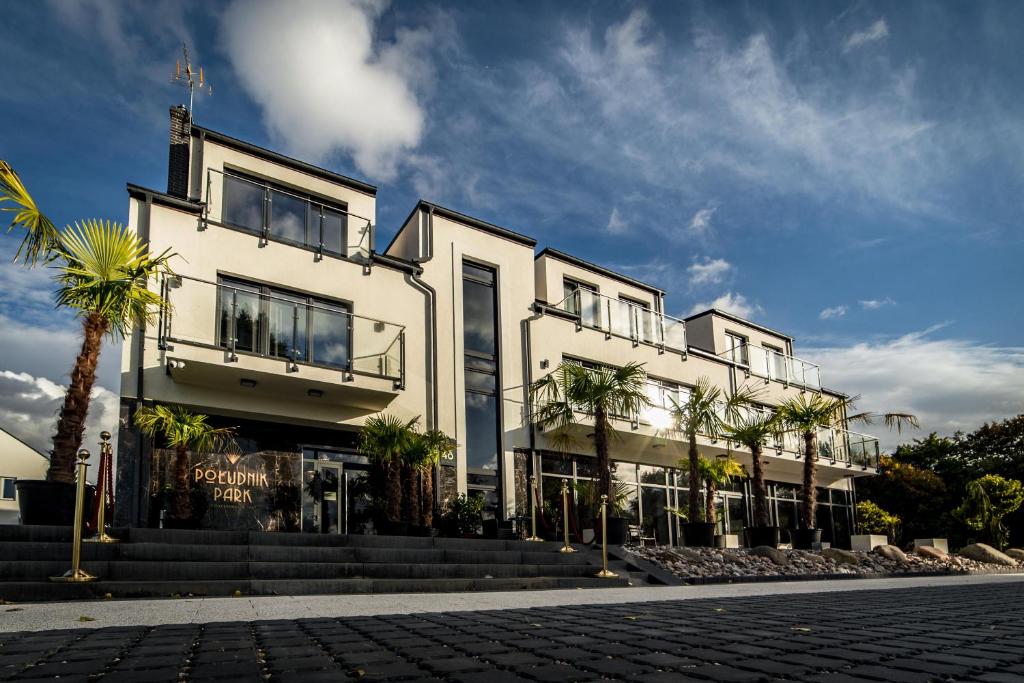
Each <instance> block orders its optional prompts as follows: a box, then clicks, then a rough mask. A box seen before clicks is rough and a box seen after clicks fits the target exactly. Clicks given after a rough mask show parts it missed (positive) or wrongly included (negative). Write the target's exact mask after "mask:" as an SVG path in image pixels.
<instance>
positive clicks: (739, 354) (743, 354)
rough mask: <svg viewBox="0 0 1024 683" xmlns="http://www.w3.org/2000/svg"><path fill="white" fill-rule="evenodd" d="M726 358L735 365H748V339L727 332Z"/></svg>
mask: <svg viewBox="0 0 1024 683" xmlns="http://www.w3.org/2000/svg"><path fill="white" fill-rule="evenodd" d="M725 353H726V357H727V358H728V359H729V360H731V361H732V362H734V363H740V364H741V365H747V364H748V359H747V338H746V337H741V336H740V335H738V334H732V333H731V332H726V334H725Z"/></svg>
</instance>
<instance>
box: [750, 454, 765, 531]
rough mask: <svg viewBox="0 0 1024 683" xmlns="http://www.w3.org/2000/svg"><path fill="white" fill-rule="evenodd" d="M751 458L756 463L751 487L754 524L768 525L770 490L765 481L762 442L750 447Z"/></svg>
mask: <svg viewBox="0 0 1024 683" xmlns="http://www.w3.org/2000/svg"><path fill="white" fill-rule="evenodd" d="M750 456H751V460H752V461H753V463H754V468H753V469H754V477H753V480H752V481H751V489H752V491H751V492H752V493H753V494H754V526H759V527H765V526H768V491H767V487H766V486H765V483H764V461H763V460H762V459H761V444H759V443H758V444H753V445H752V446H751V447H750Z"/></svg>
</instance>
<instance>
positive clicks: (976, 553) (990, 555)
mask: <svg viewBox="0 0 1024 683" xmlns="http://www.w3.org/2000/svg"><path fill="white" fill-rule="evenodd" d="M960 554H961V555H963V556H964V557H966V558H968V559H970V560H976V561H978V562H985V563H987V564H1001V565H1003V566H1005V567H1016V566H1017V560H1015V559H1013V558H1012V557H1010V556H1009V555H1007V554H1005V553H1001V552H999V551H998V550H996V549H995V548H993V547H992V546H990V545H986V544H985V543H972V544H971V545H969V546H967V547H965V548H961V549H960Z"/></svg>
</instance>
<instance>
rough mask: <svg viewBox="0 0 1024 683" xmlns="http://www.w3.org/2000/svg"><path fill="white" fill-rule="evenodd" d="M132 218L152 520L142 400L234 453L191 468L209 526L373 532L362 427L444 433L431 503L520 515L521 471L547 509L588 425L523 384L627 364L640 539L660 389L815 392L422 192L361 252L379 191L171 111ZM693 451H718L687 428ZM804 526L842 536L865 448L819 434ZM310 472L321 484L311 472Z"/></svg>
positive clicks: (716, 332)
mask: <svg viewBox="0 0 1024 683" xmlns="http://www.w3.org/2000/svg"><path fill="white" fill-rule="evenodd" d="M128 193H129V198H130V206H129V222H130V225H132V226H134V227H135V228H136V229H137V230H138V232H139V234H140V235H141V236H142V237H143V238H144V239H145V240H147V241H148V243H149V245H150V249H151V250H152V251H153V252H156V253H159V252H162V251H163V250H165V249H170V250H172V251H173V252H175V253H176V254H178V256H179V257H178V258H175V259H174V261H173V269H174V272H175V274H174V275H173V276H170V277H166V278H164V279H163V280H162V281H161V282H160V283H156V284H154V287H159V291H160V294H161V296H162V297H163V298H164V299H165V300H166V301H167V303H168V308H167V310H166V312H165V313H164V314H163V315H161V317H160V320H159V321H158V322H157V323H156V324H155V325H150V326H148V327H146V328H145V329H141V330H136V331H134V332H133V334H132V336H131V338H130V339H128V340H127V341H126V343H125V344H124V351H123V361H122V387H121V405H122V408H121V428H120V434H119V438H120V442H119V457H118V466H117V469H118V499H119V503H118V514H119V516H120V520H119V521H120V522H122V523H126V524H139V525H155V524H158V523H159V519H160V514H161V510H162V509H163V499H164V497H165V491H166V487H167V485H168V484H167V481H168V479H167V476H168V475H167V470H168V467H169V458H168V454H167V453H166V452H164V451H163V450H161V449H159V448H154V445H153V444H152V443H151V442H149V440H147V439H145V438H143V437H142V436H141V435H140V434H139V433H138V432H137V430H135V429H134V428H133V426H132V423H131V415H132V413H133V411H134V410H135V408H136V407H137V406H138V405H139V404H141V403H151V402H156V403H177V404H182V405H186V406H189V407H191V408H193V409H195V410H196V411H200V412H203V413H206V414H208V415H210V416H211V419H212V420H213V421H214V422H215V423H217V424H223V425H226V426H233V427H236V428H237V433H238V436H239V439H238V444H239V445H238V449H237V450H238V451H239V452H237V453H228V454H217V455H213V454H211V455H202V454H200V455H199V456H196V462H195V467H194V469H193V476H194V478H195V482H194V484H195V485H196V486H197V487H199V489H200V490H201V491H202V495H201V496H200V498H201V500H199V504H200V511H199V512H200V514H202V515H203V524H204V525H206V526H212V527H227V528H234V527H245V528H262V529H274V530H298V529H304V530H308V531H327V532H341V533H345V532H348V533H359V532H367V531H372V523H371V522H370V521H369V515H368V514H367V506H368V501H367V495H368V494H367V487H366V477H367V471H368V465H367V460H366V458H365V457H364V456H363V455H362V454H360V453H359V452H358V448H357V443H358V432H359V429H360V427H361V425H362V424H363V423H364V422H365V420H366V419H367V418H368V417H370V416H373V415H376V414H380V413H389V414H394V415H396V416H398V417H402V418H405V419H408V418H412V417H419V418H420V422H421V425H422V426H423V427H424V428H437V429H441V430H443V431H445V432H446V433H447V434H449V435H451V436H453V437H454V438H455V440H456V442H457V443H458V448H457V452H456V454H455V457H454V458H452V459H450V460H448V461H445V462H443V463H442V464H441V465H440V466H439V467H438V470H437V472H436V477H437V484H438V485H437V486H436V487H435V490H436V492H437V495H438V499H439V502H440V501H442V500H444V499H446V498H448V497H451V496H452V495H455V494H457V493H466V494H468V495H473V496H481V497H483V498H484V499H485V501H486V510H487V514H489V515H494V516H495V517H496V518H497V519H498V520H500V521H509V520H512V519H514V518H516V517H521V516H524V515H527V514H528V510H529V508H528V506H529V502H528V501H529V493H528V481H529V477H530V476H531V475H533V474H536V475H538V479H539V488H540V489H541V491H540V494H541V496H542V497H543V498H544V499H550V498H551V497H552V496H553V495H554V493H553V492H555V491H557V490H559V488H560V485H561V481H560V480H562V479H566V478H571V479H573V480H577V481H578V480H582V479H588V478H590V477H591V476H592V474H593V472H592V470H593V467H592V462H593V456H592V455H591V448H590V442H589V440H588V434H587V430H586V427H585V420H584V421H583V424H581V426H580V429H578V430H577V431H578V432H579V433H578V434H576V435H575V436H576V437H577V438H576V439H575V441H576V442H578V447H576V448H574V449H573V450H574V451H575V452H570V453H565V452H564V449H563V450H562V451H559V449H557V448H555V446H554V444H553V443H552V442H551V440H550V439H549V437H548V435H546V434H545V433H544V431H543V430H541V429H539V428H538V427H537V426H536V425H534V424H533V423H532V421H531V420H530V412H531V411H530V396H529V386H530V384H531V383H532V382H534V381H536V380H537V379H539V378H540V377H542V376H543V375H544V374H545V373H548V372H551V371H552V370H553V369H554V368H556V367H557V366H558V364H559V363H561V362H563V361H570V362H579V363H583V364H595V365H609V366H614V365H622V364H624V363H626V362H629V361H635V362H639V363H643V364H644V368H645V370H646V372H647V374H648V384H647V386H648V394H649V397H650V398H651V401H652V403H653V404H654V405H653V407H652V408H650V409H647V410H645V411H644V412H643V414H642V415H633V416H623V417H621V418H618V419H616V421H615V425H616V429H615V431H616V438H615V439H614V441H613V449H614V452H613V456H612V457H613V460H614V462H615V477H616V478H617V479H618V480H620V481H621V482H622V483H623V486H624V487H626V489H627V490H628V491H629V493H628V500H629V509H630V514H631V515H632V516H633V517H634V526H636V527H637V529H638V533H642V534H643V535H644V536H646V537H653V538H656V539H657V541H658V542H661V543H671V542H675V541H676V540H677V539H678V528H677V524H676V521H675V518H674V517H673V516H672V515H671V514H669V513H668V510H669V509H670V508H674V507H683V506H684V504H683V499H684V496H685V486H686V482H685V480H684V473H683V472H682V471H680V470H678V469H677V464H678V461H679V460H680V458H682V457H683V456H684V455H685V443H684V441H683V440H682V438H681V437H679V436H678V435H674V434H673V433H672V431H671V430H670V429H669V427H670V424H669V421H668V420H667V414H668V413H667V408H668V407H669V406H670V405H671V400H672V399H676V400H680V399H683V398H685V395H686V392H687V391H688V388H689V387H692V386H693V385H694V384H695V383H696V382H697V380H698V379H699V378H701V377H707V378H709V379H710V380H711V381H712V382H713V383H714V384H715V385H716V386H719V387H721V388H722V389H723V390H724V391H726V392H734V391H736V390H737V389H738V388H739V387H740V386H742V385H744V384H756V385H758V386H759V387H760V388H761V393H760V399H759V400H762V401H763V402H764V404H765V408H768V409H770V407H771V405H774V404H778V403H779V402H781V401H783V400H785V399H786V398H788V397H791V396H794V395H797V394H799V393H800V392H826V393H834V392H830V391H829V390H827V389H825V388H823V386H822V384H821V377H820V376H819V369H818V368H817V367H816V366H814V365H813V364H811V363H807V362H804V361H801V360H799V359H798V358H796V357H795V356H794V349H793V340H792V339H791V338H790V337H788V336H786V335H784V334H781V333H779V332H776V331H773V330H771V329H768V328H766V327H763V326H761V325H757V324H754V323H752V322H749V321H746V320H743V319H741V318H738V317H736V316H733V315H730V314H728V313H726V312H723V311H718V310H709V311H706V312H703V313H700V314H698V315H695V316H691V317H689V318H687V319H685V320H681V319H677V318H674V317H671V316H669V315H667V314H666V313H665V311H664V298H665V293H664V292H663V291H661V290H660V289H658V288H657V287H653V286H651V285H648V284H645V283H643V282H639V281H637V280H635V279H632V278H629V277H626V276H623V275H621V274H618V273H615V272H613V271H611V270H608V269H606V268H603V267H601V266H598V265H595V264H591V263H588V262H586V261H583V260H581V259H579V258H576V257H574V256H571V255H569V254H566V253H563V252H561V251H557V250H555V249H550V248H548V249H543V250H540V251H538V248H537V243H536V240H534V239H532V238H531V237H528V236H526V235H524V234H521V233H519V232H516V231H513V230H509V229H507V228H502V227H499V226H496V225H493V224H490V223H488V222H486V221H483V220H480V219H477V218H473V217H470V216H467V215H464V214H462V213H459V212H457V211H453V210H451V209H448V208H445V207H442V206H438V205H436V204H433V203H431V202H427V201H420V202H419V203H418V204H417V205H416V206H415V207H414V208H413V210H412V211H411V213H410V214H409V216H408V218H407V219H406V220H405V222H404V223H403V224H402V225H401V226H399V227H398V230H397V233H396V234H395V236H394V238H393V239H392V240H391V242H390V243H389V244H387V245H386V246H383V247H381V246H379V245H378V244H377V242H376V239H375V237H376V231H377V228H376V220H375V213H376V205H375V204H376V188H374V187H373V186H371V185H368V184H366V183H364V182H361V181H358V180H354V179H351V178H347V177H344V176H341V175H338V174H335V173H332V172H330V171H326V170H324V169H320V168H316V167H314V166H311V165H309V164H306V163H303V162H301V161H297V160H294V159H290V158H287V157H284V156H282V155H279V154H276V153H274V152H271V151H268V150H265V149H261V148H258V147H255V146H253V145H251V144H249V143H246V142H243V141H240V140H237V139H234V138H231V137H229V136H226V135H224V134H222V133H218V132H216V131H212V130H209V129H206V128H203V127H200V126H198V125H194V124H191V123H190V122H189V120H188V116H187V113H186V112H185V111H184V110H183V109H181V108H177V109H173V110H172V112H171V145H170V164H169V170H168V189H167V191H166V192H160V191H155V190H151V189H146V188H142V187H139V186H136V185H129V186H128ZM700 447H701V450H702V452H703V453H704V454H705V455H707V456H708V457H714V456H716V455H725V454H731V455H732V456H733V457H735V458H736V459H738V460H739V461H740V462H741V463H744V464H745V465H747V466H748V470H749V459H750V456H749V452H747V451H745V449H743V448H742V447H739V446H737V445H736V444H730V443H727V442H724V441H717V442H715V441H712V440H710V439H706V438H703V437H702V438H701V440H700ZM799 447H800V444H799V443H798V440H797V439H792V440H790V439H784V440H783V442H780V443H778V444H773V447H772V448H769V449H767V450H766V460H767V461H768V464H767V473H768V477H769V479H770V480H771V482H772V483H771V486H770V494H771V497H772V505H771V508H772V514H773V516H774V518H775V519H776V520H777V522H778V523H779V525H780V526H783V527H786V526H793V525H795V520H796V516H797V502H796V491H797V488H798V484H799V481H800V476H801V462H800V456H799ZM819 451H820V453H819V462H818V464H819V480H820V484H821V486H822V490H821V492H820V495H819V500H820V501H821V503H820V510H819V513H818V514H819V526H822V528H823V529H825V539H826V540H830V541H832V542H834V543H837V544H843V543H844V539H845V538H846V537H848V536H849V533H850V531H851V528H852V523H853V517H852V505H853V499H854V487H853V479H854V478H855V477H857V476H861V475H866V474H872V473H873V472H874V468H875V466H876V463H877V457H878V444H877V441H876V440H874V439H872V438H871V437H866V436H861V435H856V434H852V433H847V432H838V431H837V432H828V433H822V434H821V435H820V447H819ZM314 481H315V482H317V488H316V490H312V488H311V483H312V482H314ZM746 488H747V486H746V484H745V483H740V484H737V485H736V486H734V487H733V488H732V489H730V490H728V491H724V492H723V493H722V496H721V498H722V499H721V501H720V509H721V511H722V514H721V515H720V517H721V518H722V521H721V527H722V529H721V530H722V531H723V532H728V533H734V534H737V533H741V530H742V527H743V526H744V525H746V524H747V521H748V515H749V511H748V509H747V505H746V499H747V495H746V494H747V491H746Z"/></svg>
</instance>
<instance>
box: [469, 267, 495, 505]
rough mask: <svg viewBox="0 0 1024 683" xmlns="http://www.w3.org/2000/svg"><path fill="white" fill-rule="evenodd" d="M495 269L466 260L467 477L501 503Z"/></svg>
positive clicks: (492, 501)
mask: <svg viewBox="0 0 1024 683" xmlns="http://www.w3.org/2000/svg"><path fill="white" fill-rule="evenodd" d="M496 275H497V274H496V273H495V271H494V270H493V269H491V268H487V267H484V266H480V265H477V264H474V263H469V262H464V263H463V264H462V325H463V347H464V349H463V350H464V372H465V383H466V396H465V406H466V468H467V475H468V476H467V483H468V484H469V488H470V489H471V493H473V494H474V495H482V496H483V497H484V499H485V500H486V501H487V505H488V506H491V505H494V506H496V501H497V497H496V495H495V493H494V492H495V491H496V490H497V486H498V472H499V471H500V466H499V461H500V454H501V423H500V411H499V403H498V397H499V396H500V395H501V394H500V391H501V387H500V381H499V375H498V368H499V367H500V366H499V358H498V316H497V308H498V306H497V289H496V287H495V285H496V280H497V277H496Z"/></svg>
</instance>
